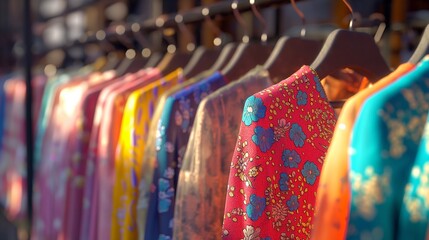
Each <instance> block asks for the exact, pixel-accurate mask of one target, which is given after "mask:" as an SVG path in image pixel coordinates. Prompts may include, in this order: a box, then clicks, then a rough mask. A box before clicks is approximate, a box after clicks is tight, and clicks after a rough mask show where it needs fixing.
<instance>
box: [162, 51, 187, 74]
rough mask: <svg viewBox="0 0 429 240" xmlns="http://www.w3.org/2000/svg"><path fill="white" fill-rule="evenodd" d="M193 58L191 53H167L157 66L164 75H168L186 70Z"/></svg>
mask: <svg viewBox="0 0 429 240" xmlns="http://www.w3.org/2000/svg"><path fill="white" fill-rule="evenodd" d="M191 57H192V53H189V52H175V53H167V54H165V55H164V57H163V58H162V60H161V62H160V63H159V64H158V65H157V68H159V70H160V71H161V72H162V74H163V75H167V74H169V73H171V72H173V71H174V70H176V69H178V68H184V67H185V66H186V64H187V63H188V62H189V60H190V59H191Z"/></svg>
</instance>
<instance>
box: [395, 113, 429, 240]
mask: <svg viewBox="0 0 429 240" xmlns="http://www.w3.org/2000/svg"><path fill="white" fill-rule="evenodd" d="M428 120H429V118H426V125H425V128H424V132H423V136H422V139H421V140H420V145H419V148H418V152H417V157H416V160H415V163H414V166H413V168H412V169H411V174H410V177H409V180H408V183H407V185H406V187H405V193H404V200H403V201H404V202H403V204H402V207H401V213H400V216H399V218H400V219H399V225H400V226H401V232H400V237H401V238H402V239H425V237H426V234H427V233H428V231H427V229H428V228H427V226H428V218H429V199H428V189H429V162H428V161H427V160H428V159H429V122H428Z"/></svg>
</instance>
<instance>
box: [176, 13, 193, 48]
mask: <svg viewBox="0 0 429 240" xmlns="http://www.w3.org/2000/svg"><path fill="white" fill-rule="evenodd" d="M174 21H175V22H176V23H177V26H178V27H179V31H180V32H181V33H183V34H184V35H185V36H186V38H188V40H189V41H190V42H189V43H188V44H187V45H186V49H187V50H188V51H189V52H192V51H194V50H195V38H194V36H193V35H192V33H191V31H190V30H189V28H188V27H187V26H186V25H185V24H184V23H183V15H181V14H177V15H176V16H175V17H174Z"/></svg>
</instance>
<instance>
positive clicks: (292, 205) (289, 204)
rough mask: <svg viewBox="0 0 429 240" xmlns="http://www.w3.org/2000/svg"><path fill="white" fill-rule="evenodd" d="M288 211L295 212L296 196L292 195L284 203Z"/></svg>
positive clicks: (297, 205) (296, 205) (297, 204)
mask: <svg viewBox="0 0 429 240" xmlns="http://www.w3.org/2000/svg"><path fill="white" fill-rule="evenodd" d="M286 204H287V207H288V208H289V211H295V210H297V209H298V207H299V203H298V197H297V196H296V195H292V196H291V197H290V199H289V200H288V201H287V202H286Z"/></svg>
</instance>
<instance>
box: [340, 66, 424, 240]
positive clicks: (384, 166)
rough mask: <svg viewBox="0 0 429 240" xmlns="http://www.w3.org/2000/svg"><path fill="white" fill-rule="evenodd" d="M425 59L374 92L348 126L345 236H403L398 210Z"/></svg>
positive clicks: (418, 131)
mask: <svg viewBox="0 0 429 240" xmlns="http://www.w3.org/2000/svg"><path fill="white" fill-rule="evenodd" d="M428 79H429V61H428V60H426V61H423V63H421V64H420V65H419V66H417V67H416V69H415V70H413V71H411V72H409V73H408V74H406V75H404V76H403V77H401V78H399V79H398V80H396V81H395V82H394V83H392V84H390V85H389V86H387V87H385V88H384V89H383V90H381V91H379V92H377V94H374V95H373V96H371V97H370V98H368V99H367V100H366V102H365V103H364V104H363V106H362V107H361V111H360V113H359V116H358V118H357V119H356V121H355V125H354V126H353V134H352V137H351V146H350V150H349V157H350V173H349V174H350V175H349V177H350V185H351V191H352V200H351V208H350V209H351V210H350V219H349V226H348V228H347V238H348V239H361V238H371V239H409V237H408V236H406V234H409V232H408V231H407V229H406V228H404V226H401V225H400V221H399V214H400V209H401V205H402V204H403V197H404V189H405V186H406V184H407V182H408V178H409V176H410V171H411V168H412V166H413V164H414V161H415V159H416V155H417V150H418V145H419V142H420V139H421V137H422V134H423V128H424V126H425V123H426V117H427V113H428V109H429V104H428V103H429V94H428V93H429V82H428Z"/></svg>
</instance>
